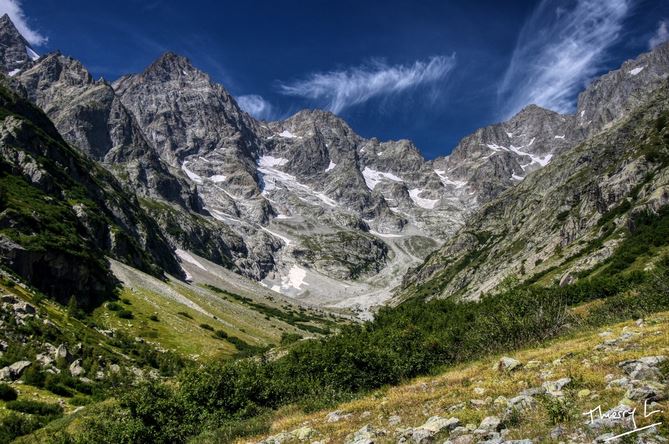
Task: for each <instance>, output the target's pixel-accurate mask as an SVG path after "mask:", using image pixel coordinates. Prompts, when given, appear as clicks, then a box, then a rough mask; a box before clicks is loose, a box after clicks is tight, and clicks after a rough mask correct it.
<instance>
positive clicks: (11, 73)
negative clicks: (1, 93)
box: [7, 68, 21, 77]
mask: <svg viewBox="0 0 669 444" xmlns="http://www.w3.org/2000/svg"><path fill="white" fill-rule="evenodd" d="M20 72H21V68H16V69H12V70H11V71H9V72H8V73H7V75H8V76H9V77H14V76H15V75H17V74H18V73H20Z"/></svg>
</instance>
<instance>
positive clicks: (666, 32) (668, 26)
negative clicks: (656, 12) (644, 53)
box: [648, 19, 669, 49]
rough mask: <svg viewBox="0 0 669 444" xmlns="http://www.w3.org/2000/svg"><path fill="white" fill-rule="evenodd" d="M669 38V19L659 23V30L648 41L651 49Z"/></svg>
mask: <svg viewBox="0 0 669 444" xmlns="http://www.w3.org/2000/svg"><path fill="white" fill-rule="evenodd" d="M668 40H669V19H664V20H662V21H661V22H660V23H659V24H658V25H657V31H655V34H653V36H652V37H651V38H650V40H649V41H648V47H649V48H650V49H653V48H655V47H656V46H657V45H660V44H662V43H664V42H666V41H668Z"/></svg>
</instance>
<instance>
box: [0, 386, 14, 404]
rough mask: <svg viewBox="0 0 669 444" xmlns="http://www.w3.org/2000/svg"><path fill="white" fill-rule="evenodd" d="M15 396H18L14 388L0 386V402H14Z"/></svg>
mask: <svg viewBox="0 0 669 444" xmlns="http://www.w3.org/2000/svg"><path fill="white" fill-rule="evenodd" d="M17 396H18V394H17V393H16V390H14V387H12V386H11V385H9V384H0V400H3V401H14V400H15V399H16V398H17Z"/></svg>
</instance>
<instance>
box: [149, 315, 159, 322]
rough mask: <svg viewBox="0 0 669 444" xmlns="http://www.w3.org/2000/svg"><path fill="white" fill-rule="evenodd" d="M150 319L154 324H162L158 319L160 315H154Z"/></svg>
mask: <svg viewBox="0 0 669 444" xmlns="http://www.w3.org/2000/svg"><path fill="white" fill-rule="evenodd" d="M149 319H150V320H152V321H153V322H160V319H158V315H156V314H152V315H151V316H149Z"/></svg>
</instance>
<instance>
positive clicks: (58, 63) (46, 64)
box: [21, 51, 95, 91]
mask: <svg viewBox="0 0 669 444" xmlns="http://www.w3.org/2000/svg"><path fill="white" fill-rule="evenodd" d="M24 74H25V75H24ZM21 76H22V77H24V78H25V79H30V80H31V81H32V82H36V83H35V85H29V88H28V91H31V90H35V89H41V88H40V85H42V86H45V85H51V84H53V83H54V82H58V83H59V84H61V86H65V85H67V86H84V85H91V84H93V83H95V82H94V80H93V77H92V76H91V74H90V73H89V72H88V70H87V69H86V68H85V67H84V65H82V64H81V62H80V61H78V60H76V59H74V58H72V57H68V56H65V55H63V54H61V53H60V52H59V51H57V52H52V53H50V54H47V55H46V56H45V57H44V58H43V60H42V61H41V62H40V63H39V64H35V65H33V66H31V67H29V68H28V69H26V70H25V71H24V73H22V74H21Z"/></svg>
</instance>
